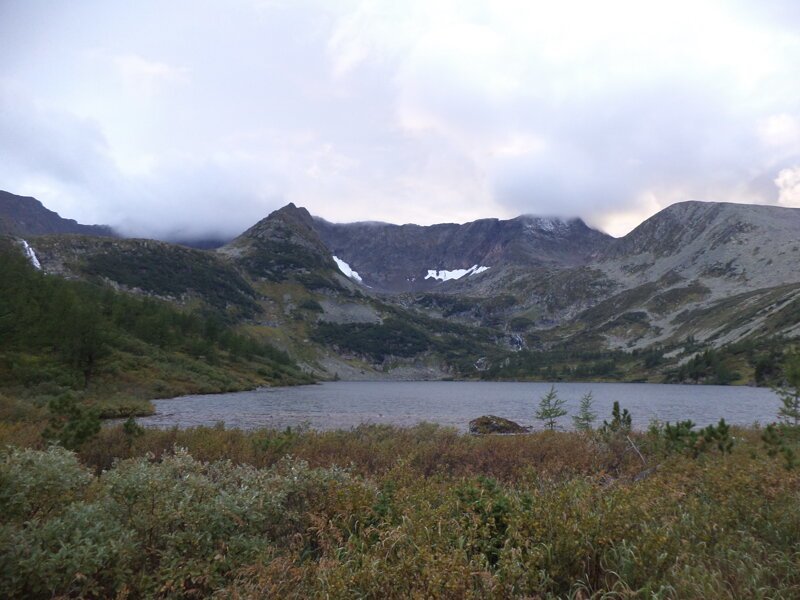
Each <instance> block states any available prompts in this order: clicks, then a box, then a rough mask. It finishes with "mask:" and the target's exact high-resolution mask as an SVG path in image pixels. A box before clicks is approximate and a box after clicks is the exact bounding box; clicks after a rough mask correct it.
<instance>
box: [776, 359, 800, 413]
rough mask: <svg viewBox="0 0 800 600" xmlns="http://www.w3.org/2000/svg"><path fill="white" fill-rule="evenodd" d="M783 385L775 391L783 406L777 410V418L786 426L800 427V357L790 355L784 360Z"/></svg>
mask: <svg viewBox="0 0 800 600" xmlns="http://www.w3.org/2000/svg"><path fill="white" fill-rule="evenodd" d="M783 374H784V384H783V385H782V386H781V387H779V388H776V389H775V392H776V393H777V394H778V396H780V399H781V402H782V403H783V406H781V407H780V409H778V417H779V418H780V419H781V421H783V422H784V423H785V424H786V425H792V426H794V427H797V426H798V425H800V355H798V354H792V355H791V356H789V358H787V359H786V363H785V365H784V368H783Z"/></svg>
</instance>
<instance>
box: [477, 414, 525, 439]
mask: <svg viewBox="0 0 800 600" xmlns="http://www.w3.org/2000/svg"><path fill="white" fill-rule="evenodd" d="M527 431H528V428H527V427H523V426H522V425H520V424H519V423H515V422H514V421H510V420H509V419H504V418H503V417H496V416H494V415H484V416H482V417H478V418H477V419H472V421H470V422H469V432H470V433H476V434H480V435H484V434H487V433H526V432H527Z"/></svg>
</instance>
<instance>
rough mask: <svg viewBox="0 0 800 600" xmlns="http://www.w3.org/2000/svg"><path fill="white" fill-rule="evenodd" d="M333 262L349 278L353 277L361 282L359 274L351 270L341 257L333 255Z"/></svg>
mask: <svg viewBox="0 0 800 600" xmlns="http://www.w3.org/2000/svg"><path fill="white" fill-rule="evenodd" d="M333 262H335V263H336V266H337V267H339V270H340V271H341V272H342V273H344V274H345V275H347V276H348V277H349V278H350V279H355V280H356V281H358V282H359V283H363V280H362V279H361V275H359V274H358V273H357V272H356V271H353V269H351V268H350V265H348V264H347V263H346V262H344V261H343V260H342V259H341V258H339V257H337V256H334V257H333Z"/></svg>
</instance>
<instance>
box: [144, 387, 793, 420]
mask: <svg viewBox="0 0 800 600" xmlns="http://www.w3.org/2000/svg"><path fill="white" fill-rule="evenodd" d="M549 389H550V384H547V383H493V382H444V381H441V382H440V381H435V382H433V381H424V382H345V381H340V382H332V383H322V384H319V385H309V386H299V387H279V388H268V389H263V390H256V391H252V392H238V393H233V394H218V395H210V396H183V397H180V398H174V399H171V400H157V401H155V405H156V411H157V413H156V414H155V415H154V416H152V417H145V418H142V419H139V422H140V423H141V424H142V425H145V426H152V427H172V426H174V425H177V426H178V427H191V426H193V425H213V424H215V423H218V422H220V421H221V422H224V423H225V425H226V426H228V427H239V428H242V429H252V428H257V427H271V428H279V429H283V428H285V427H287V426H291V427H297V426H302V425H306V426H309V427H311V428H314V429H349V428H351V427H355V426H357V425H360V424H362V423H389V424H393V425H400V426H411V425H415V424H417V423H419V422H420V421H428V422H433V423H438V424H441V425H450V426H453V427H457V428H459V429H461V430H466V429H467V426H468V423H469V421H470V419H474V418H475V417H479V416H481V415H486V414H493V415H498V416H501V417H505V418H508V419H512V420H514V421H517V422H518V423H521V424H524V425H534V426H536V427H537V428H538V422H536V421H535V419H534V417H533V414H534V412H535V411H536V408H537V405H538V402H539V398H540V397H541V396H542V395H543V394H544V393H545V392H547V391H548V390H549ZM556 391H557V392H558V394H559V396H560V397H561V398H565V399H566V400H567V404H566V408H567V409H568V410H569V412H570V415H571V414H574V413H575V412H577V410H578V406H579V402H580V398H581V396H582V395H583V394H585V393H586V392H589V391H591V392H592V395H593V396H594V409H595V412H597V413H598V415H599V422H600V423H602V419H604V418H610V414H611V407H612V404H613V402H614V401H615V400H619V402H620V404H621V405H622V407H623V408H627V409H628V410H629V411H630V412H631V414H632V415H633V423H634V426H635V427H637V428H640V429H643V428H646V427H647V425H648V424H649V423H650V421H651V420H653V419H658V420H660V421H676V420H683V419H691V420H692V421H694V422H695V423H697V424H698V425H701V426H704V425H707V424H709V423H716V422H717V421H718V420H719V419H720V418H723V417H724V418H725V420H726V421H727V422H728V423H730V424H737V425H752V424H753V423H755V422H760V423H769V422H772V421H774V420H775V418H776V414H777V411H778V406H779V404H780V402H779V400H778V397H777V396H776V395H775V394H774V393H773V392H772V391H770V390H769V389H765V388H750V387H724V386H689V385H659V384H645V383H642V384H639V383H559V384H556ZM570 424H571V420H570V418H569V416H567V417H564V418H563V419H562V425H563V426H564V428H565V429H569V428H570Z"/></svg>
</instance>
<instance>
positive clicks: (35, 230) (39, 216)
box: [0, 191, 116, 237]
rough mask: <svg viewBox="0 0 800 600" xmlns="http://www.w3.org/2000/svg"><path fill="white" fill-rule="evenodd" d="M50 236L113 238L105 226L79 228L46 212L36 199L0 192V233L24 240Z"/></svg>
mask: <svg viewBox="0 0 800 600" xmlns="http://www.w3.org/2000/svg"><path fill="white" fill-rule="evenodd" d="M51 233H78V234H82V235H94V236H102V237H116V233H114V231H113V230H112V229H111V228H110V227H107V226H105V225H81V224H80V223H78V222H77V221H74V220H73V219H64V218H62V217H60V216H59V215H58V213H56V212H53V211H52V210H48V209H47V208H45V207H44V205H43V204H42V203H41V202H39V201H38V200H37V199H36V198H31V197H28V196H17V195H15V194H11V193H9V192H4V191H0V234H5V235H16V236H21V237H28V236H32V235H46V234H51Z"/></svg>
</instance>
